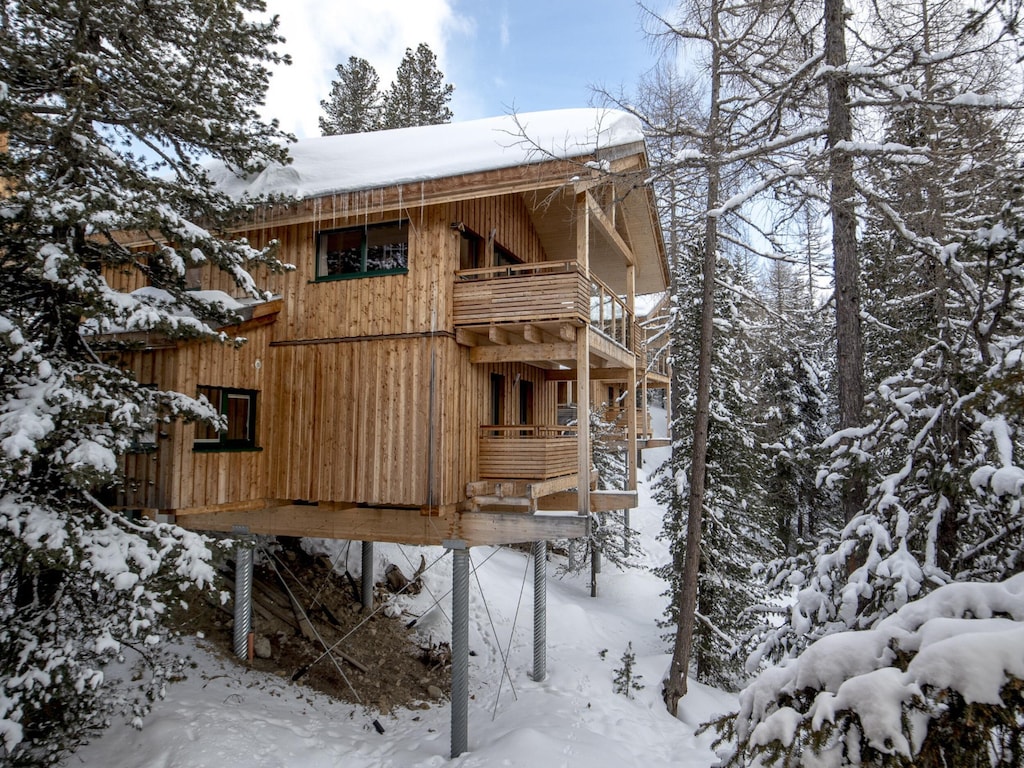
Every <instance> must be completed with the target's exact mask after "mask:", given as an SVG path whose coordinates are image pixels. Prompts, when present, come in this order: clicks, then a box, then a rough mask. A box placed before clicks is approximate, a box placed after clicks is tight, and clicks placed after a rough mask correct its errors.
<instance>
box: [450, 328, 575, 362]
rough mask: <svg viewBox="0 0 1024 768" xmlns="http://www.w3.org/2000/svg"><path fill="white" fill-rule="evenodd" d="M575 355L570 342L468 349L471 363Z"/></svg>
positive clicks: (557, 357) (567, 358)
mask: <svg viewBox="0 0 1024 768" xmlns="http://www.w3.org/2000/svg"><path fill="white" fill-rule="evenodd" d="M583 335H585V334H583ZM575 357H576V348H575V346H574V345H572V344H513V345H511V346H507V347H473V348H472V349H471V350H470V351H469V361H470V362H471V363H530V362H534V361H537V360H572V359H574V358H575Z"/></svg>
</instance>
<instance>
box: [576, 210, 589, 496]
mask: <svg viewBox="0 0 1024 768" xmlns="http://www.w3.org/2000/svg"><path fill="white" fill-rule="evenodd" d="M588 209H589V206H588V205H587V194H586V193H585V192H584V193H582V194H580V195H577V196H576V261H577V263H578V265H579V266H578V269H579V271H580V273H581V275H582V276H583V279H584V280H586V281H587V282H588V283H589V282H590V213H589V210H588ZM582 331H583V332H582V333H578V334H576V390H577V392H576V400H577V402H576V424H577V439H578V447H579V453H578V462H577V468H576V480H577V483H578V486H577V487H578V489H579V494H578V508H577V512H578V513H579V514H580V515H585V516H589V515H590V464H591V458H590V333H589V327H588V328H583V329H582Z"/></svg>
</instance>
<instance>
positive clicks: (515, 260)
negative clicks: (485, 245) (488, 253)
mask: <svg viewBox="0 0 1024 768" xmlns="http://www.w3.org/2000/svg"><path fill="white" fill-rule="evenodd" d="M522 263H523V260H522V259H520V258H519V257H518V256H516V255H515V254H514V253H512V251H510V250H509V249H508V248H505V247H503V246H500V245H498V244H497V243H495V244H494V266H496V267H508V266H511V265H513V264H522Z"/></svg>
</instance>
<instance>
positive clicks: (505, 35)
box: [500, 8, 511, 50]
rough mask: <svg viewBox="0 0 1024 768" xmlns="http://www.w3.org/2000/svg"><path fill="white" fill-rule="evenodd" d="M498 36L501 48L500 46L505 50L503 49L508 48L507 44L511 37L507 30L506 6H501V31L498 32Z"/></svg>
mask: <svg viewBox="0 0 1024 768" xmlns="http://www.w3.org/2000/svg"><path fill="white" fill-rule="evenodd" d="M500 37H501V48H502V50H505V49H507V48H508V45H509V43H510V42H511V37H510V32H509V22H508V8H503V9H502V11H501V33H500Z"/></svg>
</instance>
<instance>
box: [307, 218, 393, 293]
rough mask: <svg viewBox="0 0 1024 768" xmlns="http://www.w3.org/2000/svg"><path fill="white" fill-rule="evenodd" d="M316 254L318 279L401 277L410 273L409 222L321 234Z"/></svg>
mask: <svg viewBox="0 0 1024 768" xmlns="http://www.w3.org/2000/svg"><path fill="white" fill-rule="evenodd" d="M316 253H317V258H316V277H317V279H318V280H330V279H340V278H349V277H371V276H374V275H396V274H403V273H405V272H408V271H409V222H408V221H396V222H390V223H387V224H367V225H366V226H362V227H349V228H347V229H332V230H328V231H325V232H320V233H318V234H317V248H316Z"/></svg>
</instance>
